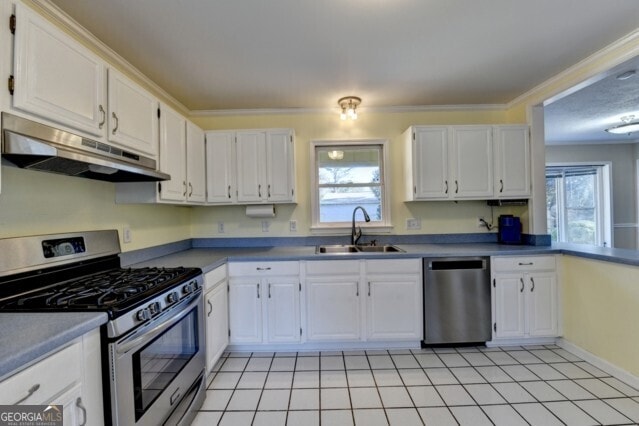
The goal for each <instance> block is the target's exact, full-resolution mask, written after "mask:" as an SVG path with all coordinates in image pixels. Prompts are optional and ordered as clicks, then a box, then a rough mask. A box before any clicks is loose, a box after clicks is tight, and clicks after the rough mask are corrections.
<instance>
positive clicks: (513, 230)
mask: <svg viewBox="0 0 639 426" xmlns="http://www.w3.org/2000/svg"><path fill="white" fill-rule="evenodd" d="M497 240H498V241H499V243H500V244H521V221H520V220H519V218H518V217H515V216H513V215H511V214H503V215H501V216H499V233H498V234H497Z"/></svg>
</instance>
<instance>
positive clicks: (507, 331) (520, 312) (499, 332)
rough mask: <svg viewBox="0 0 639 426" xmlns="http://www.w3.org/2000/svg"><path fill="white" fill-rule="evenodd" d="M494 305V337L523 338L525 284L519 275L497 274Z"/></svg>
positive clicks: (524, 331) (524, 329)
mask: <svg viewBox="0 0 639 426" xmlns="http://www.w3.org/2000/svg"><path fill="white" fill-rule="evenodd" d="M494 279H495V287H494V288H493V290H494V296H495V297H494V304H495V324H496V327H495V328H493V332H494V336H495V337H497V338H504V337H524V335H525V333H526V328H525V327H526V323H525V306H524V301H525V293H524V292H525V291H526V289H525V283H524V277H523V275H520V274H499V275H496V276H495V278H494Z"/></svg>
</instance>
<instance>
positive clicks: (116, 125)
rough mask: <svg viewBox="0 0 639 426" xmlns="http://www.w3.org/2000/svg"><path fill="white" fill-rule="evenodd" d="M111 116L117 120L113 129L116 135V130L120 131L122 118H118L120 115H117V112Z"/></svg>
mask: <svg viewBox="0 0 639 426" xmlns="http://www.w3.org/2000/svg"><path fill="white" fill-rule="evenodd" d="M111 117H113V120H114V121H115V127H114V128H113V130H112V133H113V134H114V135H115V132H117V131H118V127H120V120H119V119H118V116H117V115H115V112H112V113H111Z"/></svg>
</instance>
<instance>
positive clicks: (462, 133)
mask: <svg viewBox="0 0 639 426" xmlns="http://www.w3.org/2000/svg"><path fill="white" fill-rule="evenodd" d="M451 143H452V145H451V150H452V154H451V156H452V165H451V167H452V169H453V170H452V176H453V178H452V182H451V186H450V191H451V192H452V195H453V197H455V198H491V197H492V196H493V141H492V129H491V128H490V127H486V126H455V127H452V142H451Z"/></svg>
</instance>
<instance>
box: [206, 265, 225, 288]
mask: <svg viewBox="0 0 639 426" xmlns="http://www.w3.org/2000/svg"><path fill="white" fill-rule="evenodd" d="M225 280H226V265H222V266H220V267H218V268H215V269H213V270H212V271H210V272H207V273H206V274H204V291H205V292H207V291H209V290H212V289H213V288H214V287H215V285H216V284H218V283H219V282H221V281H225Z"/></svg>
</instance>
